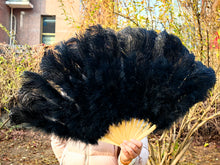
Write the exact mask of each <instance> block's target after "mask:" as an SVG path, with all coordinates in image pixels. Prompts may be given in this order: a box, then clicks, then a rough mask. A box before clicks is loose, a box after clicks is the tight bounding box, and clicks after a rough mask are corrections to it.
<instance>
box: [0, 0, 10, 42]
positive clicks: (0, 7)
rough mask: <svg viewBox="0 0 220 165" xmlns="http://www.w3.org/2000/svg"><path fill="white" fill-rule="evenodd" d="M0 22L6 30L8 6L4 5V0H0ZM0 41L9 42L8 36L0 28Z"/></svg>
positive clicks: (8, 21) (7, 25)
mask: <svg viewBox="0 0 220 165" xmlns="http://www.w3.org/2000/svg"><path fill="white" fill-rule="evenodd" d="M0 23H1V24H2V25H3V26H5V27H6V28H7V29H8V30H9V29H10V8H9V7H8V6H6V5H5V0H0ZM0 42H5V43H9V37H8V35H7V34H6V32H5V31H3V30H2V29H1V28H0Z"/></svg>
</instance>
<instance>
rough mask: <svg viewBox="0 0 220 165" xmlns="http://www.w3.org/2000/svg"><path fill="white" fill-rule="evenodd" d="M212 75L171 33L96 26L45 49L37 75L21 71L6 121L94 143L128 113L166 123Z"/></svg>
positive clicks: (201, 92) (197, 96)
mask: <svg viewBox="0 0 220 165" xmlns="http://www.w3.org/2000/svg"><path fill="white" fill-rule="evenodd" d="M215 81H216V78H215V73H214V71H213V69H211V68H207V67H206V66H205V65H203V64H202V63H201V62H198V61H195V58H194V55H193V54H191V53H189V51H188V50H187V49H186V48H185V46H183V44H182V43H181V41H180V39H179V38H178V37H176V36H174V35H170V34H168V33H167V32H165V31H164V32H161V33H159V34H157V33H156V32H155V31H147V30H146V29H142V28H130V27H128V28H125V29H123V30H122V31H119V32H118V33H115V32H114V31H113V30H111V29H103V28H102V27H101V26H100V25H98V26H93V27H90V28H89V29H87V31H86V32H85V34H84V35H81V36H79V37H78V38H71V39H70V40H68V41H64V42H61V43H60V44H59V45H57V46H56V47H55V48H54V49H53V50H52V49H49V50H46V51H45V55H44V57H43V58H42V62H41V74H37V73H32V72H25V73H24V83H23V86H22V88H21V89H20V92H19V95H18V99H17V100H18V101H17V106H16V107H14V108H13V109H12V113H11V122H14V123H15V124H19V123H23V122H26V123H29V124H31V125H32V126H35V127H37V128H40V129H42V130H44V131H46V132H48V133H54V134H56V135H58V136H60V137H62V138H72V139H74V140H81V141H83V142H86V143H92V144H94V143H97V140H98V139H100V138H101V137H102V136H104V135H105V134H106V133H107V131H108V127H109V125H111V124H117V123H119V122H121V121H122V120H129V119H130V118H138V119H145V120H147V119H149V120H150V121H151V122H152V123H154V124H156V125H157V128H158V129H165V128H168V127H169V126H170V125H171V124H172V123H173V122H174V121H176V120H177V119H178V118H180V117H182V116H183V115H185V114H186V112H187V111H188V110H189V108H190V107H192V106H193V105H194V104H195V103H197V102H199V101H202V100H204V99H205V98H206V97H207V92H208V90H209V89H210V88H212V87H213V86H214V84H215Z"/></svg>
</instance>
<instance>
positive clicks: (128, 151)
mask: <svg viewBox="0 0 220 165" xmlns="http://www.w3.org/2000/svg"><path fill="white" fill-rule="evenodd" d="M121 150H122V152H123V153H124V155H125V156H126V157H127V159H134V158H136V157H137V156H138V152H137V151H135V150H134V149H133V148H132V147H130V146H129V145H127V144H126V142H124V143H122V144H121Z"/></svg>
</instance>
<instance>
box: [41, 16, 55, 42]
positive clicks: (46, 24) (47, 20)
mask: <svg viewBox="0 0 220 165" xmlns="http://www.w3.org/2000/svg"><path fill="white" fill-rule="evenodd" d="M41 20H42V21H41V22H42V23H41V28H42V30H41V42H42V43H44V44H47V45H50V44H52V43H54V42H55V25H56V18H55V16H42V19H41Z"/></svg>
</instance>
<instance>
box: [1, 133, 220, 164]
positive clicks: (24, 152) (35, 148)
mask: <svg viewBox="0 0 220 165" xmlns="http://www.w3.org/2000/svg"><path fill="white" fill-rule="evenodd" d="M30 164H31V165H41V164H43V165H44V164H51V165H56V164H58V162H57V160H56V158H55V156H54V154H53V152H52V149H51V146H50V137H49V136H48V135H46V134H44V133H42V132H37V131H32V130H15V129H3V130H0V165H30ZM180 164H181V165H220V143H218V142H209V143H207V144H205V146H204V145H198V143H194V144H193V145H192V146H191V147H190V149H189V150H188V151H187V153H186V154H185V156H184V157H183V158H182V160H181V163H180Z"/></svg>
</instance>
